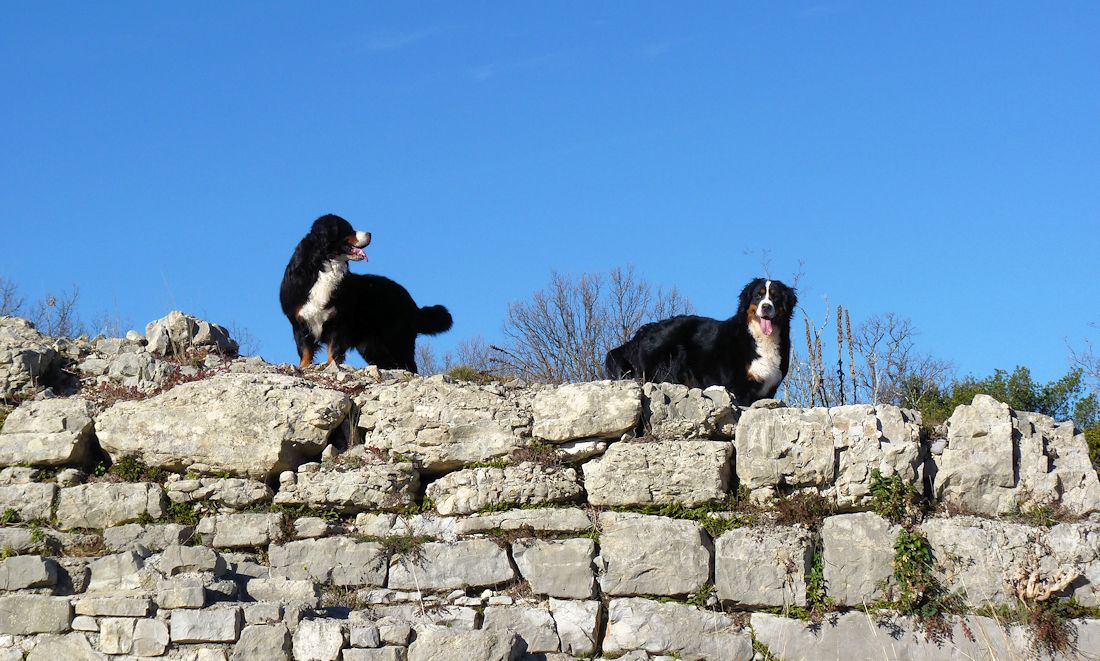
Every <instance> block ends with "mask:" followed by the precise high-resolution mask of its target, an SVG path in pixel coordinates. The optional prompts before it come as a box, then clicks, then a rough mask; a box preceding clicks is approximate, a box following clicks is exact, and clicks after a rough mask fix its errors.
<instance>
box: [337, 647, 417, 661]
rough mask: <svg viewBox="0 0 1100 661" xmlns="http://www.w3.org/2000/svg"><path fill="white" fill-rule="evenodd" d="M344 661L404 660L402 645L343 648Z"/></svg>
mask: <svg viewBox="0 0 1100 661" xmlns="http://www.w3.org/2000/svg"><path fill="white" fill-rule="evenodd" d="M343 659H344V661H405V648H404V647H381V648H378V649H349V650H344V656H343Z"/></svg>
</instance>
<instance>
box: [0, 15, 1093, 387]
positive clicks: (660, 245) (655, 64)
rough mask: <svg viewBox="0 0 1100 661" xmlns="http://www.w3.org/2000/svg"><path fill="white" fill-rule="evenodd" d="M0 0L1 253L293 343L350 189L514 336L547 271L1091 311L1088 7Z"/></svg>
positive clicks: (467, 301) (977, 344)
mask: <svg viewBox="0 0 1100 661" xmlns="http://www.w3.org/2000/svg"><path fill="white" fill-rule="evenodd" d="M224 4H225V3H212V2H199V3H162V2H154V3H149V2H113V3H75V2H74V3H56V2H41V3H23V2H14V1H11V0H9V1H7V2H0V83H2V89H3V96H4V99H5V100H4V101H3V103H0V125H2V126H3V130H2V131H0V154H2V156H0V230H2V232H0V236H3V247H2V248H0V276H3V277H5V278H8V279H10V280H12V281H15V282H16V283H18V284H19V285H20V288H21V290H22V293H23V294H24V295H25V296H27V297H29V298H33V297H35V296H38V295H40V294H41V292H43V291H45V290H46V289H54V290H59V289H66V288H69V287H71V286H72V285H74V284H75V285H78V286H79V287H80V298H81V307H82V309H83V311H84V313H85V316H86V317H90V316H93V315H94V314H96V313H98V312H102V311H106V312H108V313H110V314H113V315H116V316H119V317H121V318H122V319H123V320H128V321H130V322H131V323H132V325H133V326H135V327H138V328H143V327H144V324H145V323H146V322H147V321H149V320H152V319H155V318H158V317H160V316H163V315H164V314H165V313H167V312H168V311H169V310H171V309H175V308H178V309H182V310H184V311H187V312H190V313H193V314H198V315H201V316H204V317H206V318H209V319H211V320H212V321H216V322H219V323H223V324H226V325H229V324H237V325H239V326H242V327H245V328H247V329H249V331H250V332H251V333H252V334H253V335H254V336H255V338H256V339H257V340H258V341H259V342H260V350H261V353H262V354H263V355H264V356H265V357H266V358H268V359H269V360H276V361H291V360H293V359H294V357H295V354H294V347H293V342H292V340H291V336H290V329H289V325H288V324H287V322H286V319H285V318H284V317H283V316H282V314H281V312H280V310H279V306H278V300H277V290H278V283H279V279H280V277H281V275H282V271H283V268H284V266H285V264H286V261H287V259H288V258H289V255H290V252H291V250H292V249H293V247H294V245H295V243H296V242H297V241H298V240H299V239H300V238H301V236H302V235H303V234H304V233H305V231H306V229H307V228H308V226H309V223H310V222H311V221H312V220H313V219H314V218H315V217H317V216H319V215H321V214H323V213H328V212H333V213H338V214H340V215H343V216H344V217H346V218H348V219H349V220H350V221H351V222H352V224H353V225H355V226H356V227H358V228H361V229H367V230H370V231H371V232H373V233H374V237H375V241H374V243H373V244H372V246H371V247H370V248H369V250H368V254H369V257H370V261H369V262H368V263H366V264H365V265H364V264H357V265H355V266H354V267H353V269H354V270H357V271H360V272H372V273H381V274H384V275H387V276H389V277H392V278H394V279H396V280H397V281H399V282H401V283H402V284H404V285H405V286H406V287H407V288H408V289H409V290H410V291H411V292H412V294H413V296H414V297H415V298H416V299H417V301H418V302H419V303H420V304H421V305H427V304H434V303H442V304H445V305H447V306H448V307H449V308H450V309H451V311H452V313H453V314H454V317H455V327H454V329H453V330H452V331H451V332H450V333H448V334H446V335H444V336H440V337H439V338H437V339H435V340H433V342H434V346H435V347H436V348H437V350H439V351H443V350H446V349H448V348H450V347H452V346H453V345H454V344H455V343H456V342H457V341H458V340H459V339H462V338H465V337H470V336H474V335H481V336H483V337H485V338H486V339H487V340H489V341H495V340H499V339H500V337H501V330H500V329H501V323H502V321H503V319H504V316H505V312H506V309H507V304H508V302H509V301H514V300H519V299H524V298H526V297H528V296H529V295H530V294H531V293H532V292H533V291H534V290H536V289H538V288H540V287H543V286H545V285H546V284H547V282H548V281H549V274H550V271H551V270H552V269H556V270H559V271H562V272H566V273H579V272H582V271H603V270H607V269H610V268H612V267H614V266H616V265H626V264H633V265H634V266H635V267H636V268H637V270H638V272H639V273H640V274H641V275H643V276H644V277H645V278H647V279H648V280H650V281H651V282H653V283H655V284H662V285H675V286H676V287H678V288H679V289H680V290H681V291H682V292H683V293H684V294H686V295H687V296H688V297H689V298H690V299H691V300H692V301H693V302H694V303H695V305H696V308H697V310H698V311H699V312H700V313H701V314H706V315H710V316H727V315H729V314H731V313H732V312H733V304H734V301H735V297H736V294H737V292H738V291H739V290H740V288H741V287H742V286H743V285H744V283H745V282H747V281H748V280H749V279H751V278H752V277H753V276H755V275H757V274H759V273H760V272H762V270H763V266H762V263H763V262H767V263H768V264H769V267H770V273H771V275H772V276H773V277H775V278H779V279H789V278H790V277H792V276H793V274H794V273H796V272H797V271H799V270H800V269H801V270H802V271H803V272H804V276H803V278H802V281H801V286H800V294H801V298H802V302H803V305H804V307H805V309H806V311H807V312H809V313H810V314H811V315H813V316H815V317H817V318H819V319H820V318H821V317H822V316H823V315H824V312H825V310H824V299H825V297H828V300H829V302H830V304H831V305H832V304H836V303H843V304H844V305H845V306H847V307H848V308H850V309H851V311H852V315H853V321H857V320H859V319H862V318H863V317H865V316H867V315H871V314H876V313H883V312H889V311H893V312H896V313H898V314H899V315H902V316H905V317H910V318H911V319H912V320H913V323H914V325H915V326H916V327H917V328H918V329H919V330H920V331H921V335H920V337H919V338H918V341H919V348H920V349H922V350H924V351H926V352H929V353H932V354H934V355H936V356H939V357H941V358H945V359H949V360H952V361H954V363H955V364H956V366H957V367H958V370H959V373H960V374H965V373H974V374H978V375H984V374H986V373H988V372H990V371H991V370H992V369H993V368H996V367H1006V368H1010V367H1012V366H1013V365H1016V364H1025V365H1029V366H1031V367H1032V368H1033V370H1034V372H1035V373H1036V375H1037V376H1039V377H1040V378H1043V379H1050V378H1054V377H1057V376H1060V375H1061V374H1063V373H1064V372H1065V371H1066V369H1067V367H1068V364H1067V354H1068V351H1067V342H1068V343H1069V344H1071V345H1073V346H1077V347H1080V346H1082V345H1083V342H1084V339H1085V338H1086V337H1089V336H1091V337H1093V338H1098V337H1100V331H1097V330H1095V329H1092V328H1090V326H1089V324H1090V323H1092V322H1100V304H1098V302H1100V278H1098V277H1097V253H1098V250H1097V245H1098V239H1100V39H1097V37H1096V35H1097V34H1100V3H1096V2H1059V3H1042V4H1040V3H1016V2H966V3H949V2H932V3H907V4H903V3H882V2H869V1H868V2H858V1H854V0H853V1H837V2H829V1H825V2H768V3H745V2H713V3H651V2H633V3H592V2H553V3H550V2H547V3H505V2H495V3H486V2H478V3H432V2H417V3H408V2H393V3H373V2H372V3H365V2H327V3H274V2H264V3H253V2H240V3H230V4H228V5H227V6H223V5H224Z"/></svg>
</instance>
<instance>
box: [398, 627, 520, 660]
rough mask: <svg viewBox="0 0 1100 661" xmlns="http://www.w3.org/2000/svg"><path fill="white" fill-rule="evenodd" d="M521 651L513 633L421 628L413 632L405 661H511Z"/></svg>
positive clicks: (517, 639) (517, 638)
mask: <svg viewBox="0 0 1100 661" xmlns="http://www.w3.org/2000/svg"><path fill="white" fill-rule="evenodd" d="M521 649H522V646H521V643H520V641H519V637H518V636H517V635H516V634H514V633H508V632H499V631H493V630H487V629H477V630H474V631H456V630H453V629H449V628H447V627H440V626H425V627H422V628H418V629H417V631H416V640H415V641H413V644H412V645H409V652H408V661H470V660H471V659H478V660H479V661H513V659H515V658H516V657H517V655H518V654H519V651H520V650H521Z"/></svg>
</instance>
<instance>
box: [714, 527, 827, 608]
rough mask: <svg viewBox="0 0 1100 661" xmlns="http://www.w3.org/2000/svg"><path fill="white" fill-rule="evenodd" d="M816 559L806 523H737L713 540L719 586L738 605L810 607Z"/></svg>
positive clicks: (721, 594) (722, 595)
mask: <svg viewBox="0 0 1100 661" xmlns="http://www.w3.org/2000/svg"><path fill="white" fill-rule="evenodd" d="M812 560H813V546H812V540H811V535H810V533H809V531H807V530H805V529H803V528H796V527H789V528H778V527H777V528H734V529H733V530H730V531H728V532H726V533H723V534H722V536H721V537H719V538H718V539H717V540H716V541H715V542H714V587H715V588H716V589H717V592H718V598H719V599H721V600H722V601H724V602H728V603H731V604H736V605H738V606H750V607H765V608H769V607H779V606H792V605H793V606H805V605H806V575H807V574H808V573H809V571H810V563H811V561H812Z"/></svg>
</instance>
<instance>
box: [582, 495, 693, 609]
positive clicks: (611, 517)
mask: <svg viewBox="0 0 1100 661" xmlns="http://www.w3.org/2000/svg"><path fill="white" fill-rule="evenodd" d="M600 525H601V528H602V533H601V534H600V555H599V557H597V558H596V566H597V567H598V568H600V569H601V570H602V575H601V577H600V585H601V587H602V589H603V592H604V594H607V595H613V596H618V595H636V594H652V595H686V594H691V593H693V592H695V591H697V590H698V589H699V588H700V587H702V586H703V585H704V584H705V583H707V582H708V581H709V580H710V572H711V553H710V540H709V538H708V536H707V534H706V533H705V532H704V531H703V527H702V526H700V525H699V524H698V523H696V522H694V521H685V520H680V519H670V518H667V517H663V516H646V515H644V514H631V513H618V512H605V513H604V514H602V515H601V516H600Z"/></svg>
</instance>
